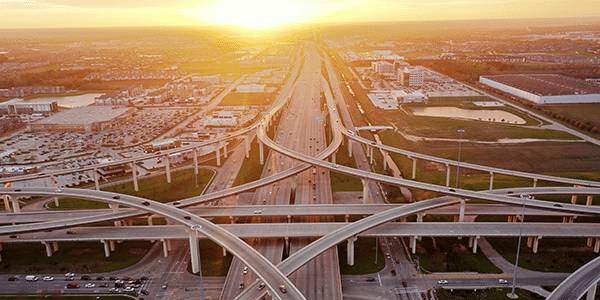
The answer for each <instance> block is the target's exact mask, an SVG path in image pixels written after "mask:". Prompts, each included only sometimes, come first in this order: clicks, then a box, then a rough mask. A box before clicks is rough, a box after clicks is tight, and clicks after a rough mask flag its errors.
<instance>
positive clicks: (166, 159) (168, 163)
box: [165, 155, 171, 183]
mask: <svg viewBox="0 0 600 300" xmlns="http://www.w3.org/2000/svg"><path fill="white" fill-rule="evenodd" d="M165 168H166V172H167V182H168V183H171V161H170V160H169V155H165Z"/></svg>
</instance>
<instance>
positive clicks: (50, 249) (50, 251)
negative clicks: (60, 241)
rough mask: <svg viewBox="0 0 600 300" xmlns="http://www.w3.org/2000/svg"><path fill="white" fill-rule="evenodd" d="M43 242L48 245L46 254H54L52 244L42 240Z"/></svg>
mask: <svg viewBox="0 0 600 300" xmlns="http://www.w3.org/2000/svg"><path fill="white" fill-rule="evenodd" d="M42 244H44V246H46V255H48V257H50V256H52V246H50V244H49V243H48V242H42Z"/></svg>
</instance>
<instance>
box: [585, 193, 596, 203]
mask: <svg viewBox="0 0 600 300" xmlns="http://www.w3.org/2000/svg"><path fill="white" fill-rule="evenodd" d="M593 200H594V196H591V195H590V196H587V200H586V201H585V205H588V206H589V205H592V201H593Z"/></svg>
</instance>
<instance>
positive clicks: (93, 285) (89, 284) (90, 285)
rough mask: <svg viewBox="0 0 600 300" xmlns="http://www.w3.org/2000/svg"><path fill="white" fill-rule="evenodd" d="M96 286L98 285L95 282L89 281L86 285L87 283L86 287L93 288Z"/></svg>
mask: <svg viewBox="0 0 600 300" xmlns="http://www.w3.org/2000/svg"><path fill="white" fill-rule="evenodd" d="M95 286H96V285H95V284H93V283H88V284H86V285H85V287H86V288H93V287H95Z"/></svg>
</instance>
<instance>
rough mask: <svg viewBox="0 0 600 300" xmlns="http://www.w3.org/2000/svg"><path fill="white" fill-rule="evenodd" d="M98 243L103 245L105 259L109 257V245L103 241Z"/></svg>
mask: <svg viewBox="0 0 600 300" xmlns="http://www.w3.org/2000/svg"><path fill="white" fill-rule="evenodd" d="M100 242H101V243H102V245H104V255H105V256H106V257H109V256H110V246H109V243H107V242H106V241H105V240H100Z"/></svg>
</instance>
